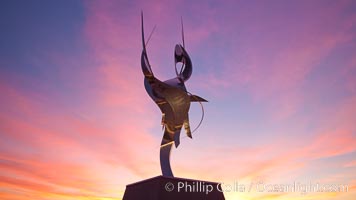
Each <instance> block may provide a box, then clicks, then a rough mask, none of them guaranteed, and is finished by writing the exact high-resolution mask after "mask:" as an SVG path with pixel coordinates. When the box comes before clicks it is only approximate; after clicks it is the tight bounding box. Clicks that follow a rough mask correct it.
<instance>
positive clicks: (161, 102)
mask: <svg viewBox="0 0 356 200" xmlns="http://www.w3.org/2000/svg"><path fill="white" fill-rule="evenodd" d="M141 29H142V47H143V49H142V54H141V67H142V72H143V74H144V76H145V78H144V84H145V89H146V91H147V93H148V95H149V96H150V97H151V98H152V100H153V101H154V102H155V103H156V104H157V105H158V107H159V108H160V110H161V112H162V126H163V128H164V135H163V139H162V143H161V148H160V162H161V170H162V175H163V176H167V177H173V173H172V169H171V166H170V153H171V149H172V146H173V144H175V146H176V147H178V146H179V143H180V131H181V129H182V127H183V126H184V129H185V131H186V134H187V136H188V137H190V138H192V132H191V129H190V125H189V118H188V111H189V108H190V102H199V103H200V102H206V100H205V99H203V98H201V97H199V96H196V95H192V94H190V93H189V92H188V91H187V89H186V88H185V85H184V82H185V81H187V80H188V79H189V78H190V76H191V75H192V70H193V68H192V62H191V60H190V57H189V55H188V53H187V51H186V50H185V44H184V34H183V23H182V40H183V46H182V45H181V44H177V45H176V46H175V51H174V63H175V71H176V75H177V77H175V78H173V79H169V80H166V81H160V80H158V79H157V78H156V77H155V76H154V75H153V72H152V69H151V65H150V63H149V62H148V56H147V51H146V42H145V36H144V30H143V14H142V13H141ZM177 64H181V65H180V66H181V68H180V70H179V71H178V70H177Z"/></svg>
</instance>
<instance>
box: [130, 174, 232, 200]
mask: <svg viewBox="0 0 356 200" xmlns="http://www.w3.org/2000/svg"><path fill="white" fill-rule="evenodd" d="M190 199H192V200H225V197H224V194H223V192H222V190H221V187H220V185H219V183H215V182H209V181H201V180H192V179H185V178H175V177H174V178H172V177H164V176H156V177H153V178H150V179H147V180H143V181H140V182H137V183H133V184H130V185H127V186H126V190H125V194H124V198H123V200H190Z"/></svg>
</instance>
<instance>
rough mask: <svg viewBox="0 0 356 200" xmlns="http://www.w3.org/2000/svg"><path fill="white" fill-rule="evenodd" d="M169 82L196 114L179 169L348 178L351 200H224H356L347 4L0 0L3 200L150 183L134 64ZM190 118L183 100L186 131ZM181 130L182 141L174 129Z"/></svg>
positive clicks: (353, 71)
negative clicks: (185, 77)
mask: <svg viewBox="0 0 356 200" xmlns="http://www.w3.org/2000/svg"><path fill="white" fill-rule="evenodd" d="M141 10H142V11H143V12H144V17H145V24H144V26H145V31H146V38H147V37H148V35H149V33H150V32H151V30H152V29H153V27H154V26H155V25H156V26H157V28H156V30H155V32H154V33H153V35H152V38H151V40H150V42H149V44H148V46H147V51H148V56H149V61H150V63H151V65H152V70H153V71H154V73H155V75H156V76H157V77H158V78H159V79H161V80H167V79H170V78H173V77H174V76H175V71H174V59H173V55H174V54H173V53H174V46H175V44H179V43H181V25H180V23H181V22H180V20H181V17H182V18H183V21H184V31H185V46H186V49H187V51H188V53H189V55H190V57H191V59H192V61H193V74H192V76H191V78H190V79H189V81H188V82H186V86H187V89H188V91H189V92H191V93H193V94H197V95H199V96H201V97H203V98H205V99H207V100H208V101H209V102H208V103H204V109H205V118H204V121H203V124H202V126H201V127H200V128H199V129H198V130H197V131H196V132H194V133H193V139H192V140H191V139H190V138H184V139H182V140H181V144H180V146H179V148H177V149H173V151H172V154H171V165H172V169H173V172H174V174H175V176H177V177H184V178H191V179H198V180H206V181H216V182H223V183H225V184H233V183H235V182H238V183H239V184H245V185H248V186H249V185H250V184H252V183H258V182H261V181H262V182H263V183H265V184H293V183H294V182H297V183H301V184H308V183H309V182H311V183H315V184H316V183H319V184H324V185H325V184H329V185H331V184H337V185H340V184H343V185H347V186H348V192H307V193H306V194H301V192H267V191H264V192H260V191H257V190H253V191H251V192H236V191H231V192H225V193H224V194H225V197H226V199H228V200H239V199H241V200H310V199H313V200H319V199H320V200H354V199H355V198H356V1H353V0H349V1H347V0H340V1H334V0H320V1H317V0H313V1H297V0H291V1H284V0H280V1H278V0H270V1H262V0H261V1H247V0H246V1H235V0H231V1H188V0H187V1H178V0H176V1H144V0H142V1H136V0H135V1H123V0H122V1H121V0H116V1H114V0H112V1H109V0H103V1H89V0H88V1H79V0H62V1H54V0H48V1H45V0H31V1H25V0H22V1H21V0H12V1H5V0H3V1H0V199H2V200H73V199H76V200H81V199H93V200H113V199H115V200H121V199H122V196H123V194H124V191H125V186H126V185H127V184H130V183H134V182H137V181H140V180H144V179H148V178H151V177H154V176H158V175H160V174H161V171H160V164H159V145H160V142H161V138H162V136H163V133H162V129H161V126H160V122H161V113H160V110H159V109H158V107H157V106H156V105H155V103H154V102H153V101H152V100H151V99H150V97H149V96H148V95H147V93H146V91H145V89H144V86H143V74H142V71H141V66H140V56H141V51H142V46H141V35H140V34H141V29H140V23H141V22H140V13H141ZM200 117H201V110H200V107H199V104H196V103H195V104H192V107H191V110H190V119H191V126H192V128H194V127H196V125H197V124H198V123H199V120H200ZM182 136H184V132H182Z"/></svg>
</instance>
